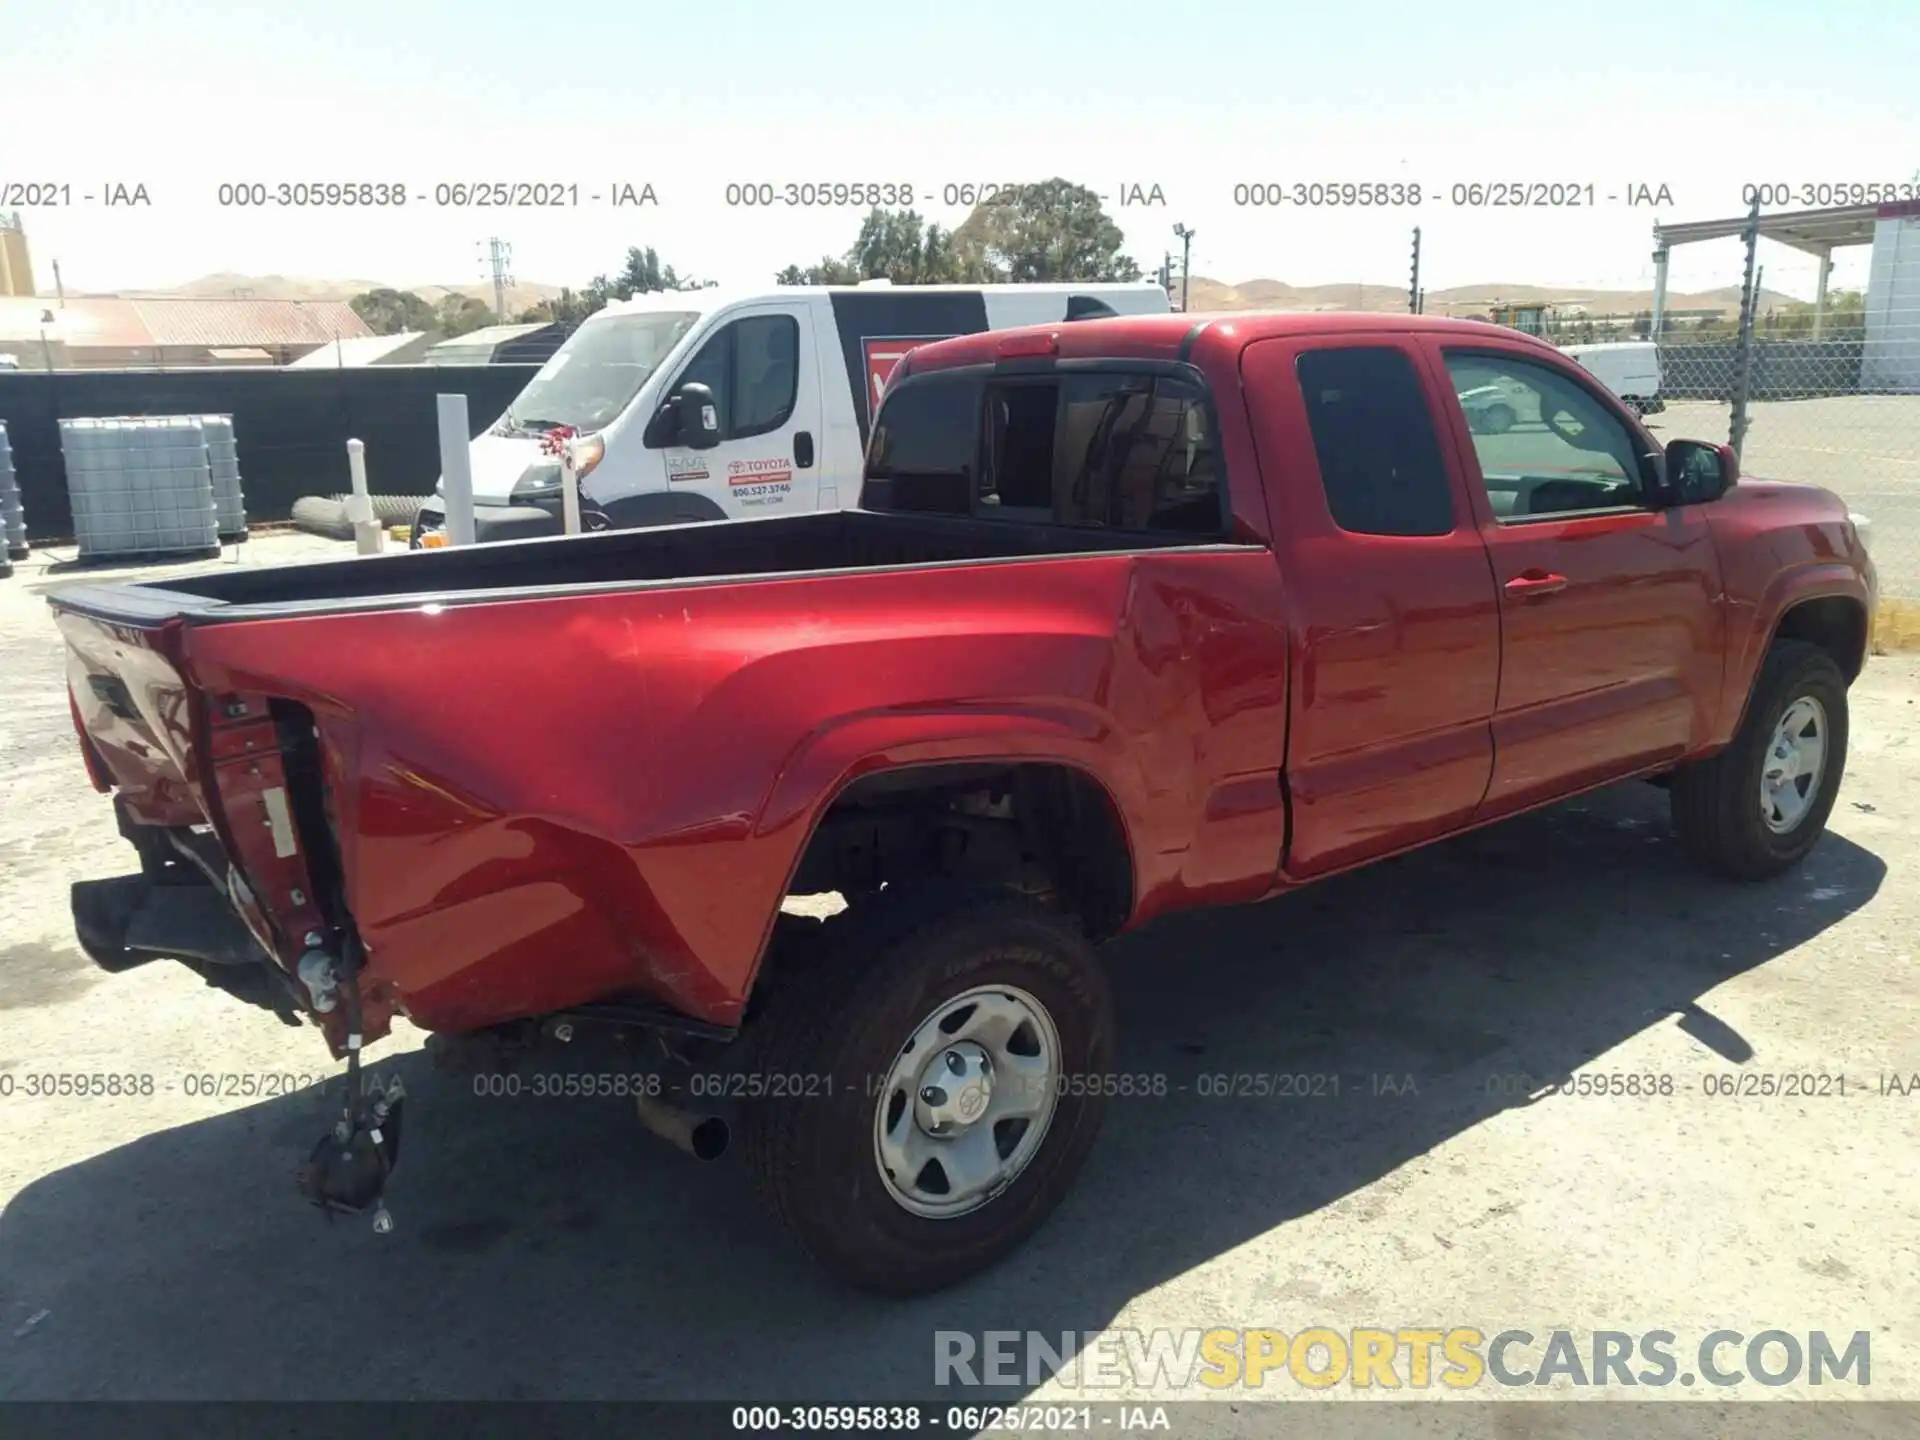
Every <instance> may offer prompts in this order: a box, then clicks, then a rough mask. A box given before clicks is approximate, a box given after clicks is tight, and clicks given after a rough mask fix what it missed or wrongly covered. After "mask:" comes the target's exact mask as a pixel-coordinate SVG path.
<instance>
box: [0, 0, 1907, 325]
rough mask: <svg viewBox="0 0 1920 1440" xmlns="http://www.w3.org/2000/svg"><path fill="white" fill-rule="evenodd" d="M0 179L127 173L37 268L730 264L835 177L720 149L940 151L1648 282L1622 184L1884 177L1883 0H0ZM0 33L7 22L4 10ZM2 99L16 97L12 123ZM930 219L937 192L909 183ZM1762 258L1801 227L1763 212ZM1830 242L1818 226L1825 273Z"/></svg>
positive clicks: (1240, 230) (38, 220)
mask: <svg viewBox="0 0 1920 1440" xmlns="http://www.w3.org/2000/svg"><path fill="white" fill-rule="evenodd" d="M6 15H7V19H6V29H5V33H6V36H7V40H8V50H7V53H5V54H4V55H0V89H3V90H4V91H5V93H6V96H7V105H6V113H7V122H6V126H7V131H8V136H7V142H6V143H5V145H4V148H0V185H3V184H5V183H7V182H22V181H53V182H56V183H58V182H66V183H68V184H70V185H71V186H72V187H73V194H74V196H75V198H76V201H77V200H78V196H79V195H80V194H81V193H82V192H83V191H97V190H98V189H99V186H100V184H101V183H102V182H109V181H115V180H117V181H122V182H125V183H127V184H129V185H131V184H133V183H135V182H140V183H144V184H145V185H146V187H147V189H148V192H149V194H150V196H151V197H152V202H153V203H152V206H151V208H148V209H134V210H103V209H100V208H98V206H97V205H96V206H87V205H85V204H76V205H75V206H74V207H73V208H69V209H66V210H37V211H30V212H28V214H27V215H26V223H27V228H28V234H29V237H30V240H31V241H32V245H33V251H34V256H35V261H36V270H37V272H38V274H39V278H40V280H41V283H42V285H43V286H45V285H48V284H50V281H51V272H50V269H49V266H48V262H49V261H50V260H53V259H58V260H59V261H60V263H61V268H62V271H63V274H64V276H65V279H66V281H67V283H68V285H69V286H70V287H72V288H74V289H106V288H131V287H139V286H150V285H165V284H171V283H176V282H178V281H181V280H186V279H190V278H193V277H195V276H198V275H201V274H205V273H208V272H211V271H216V270H237V271H244V272H249V273H256V274H259V273H270V272H272V273H281V274H295V275H329V276H339V277H362V278H375V279H382V280H387V281H395V282H401V283H457V282H461V281H465V280H473V281H475V282H476V283H477V282H478V278H479V276H480V274H481V273H482V272H481V262H480V259H479V251H478V242H479V241H480V240H482V239H483V238H484V237H486V236H488V235H490V234H498V235H501V236H504V237H505V238H507V239H508V240H509V241H511V243H512V245H513V252H514V270H515V272H516V273H517V274H518V276H519V277H520V278H522V279H526V280H539V281H545V282H549V283H556V284H560V283H579V282H580V281H583V280H585V279H587V278H588V277H590V276H591V275H592V274H593V273H594V272H596V271H599V270H606V269H611V268H614V266H615V265H616V264H617V262H618V258H619V256H620V255H621V254H622V253H623V252H624V250H625V248H626V247H627V246H628V245H630V244H651V245H654V246H656V247H657V248H658V249H659V250H660V251H661V253H662V255H663V258H665V259H667V260H668V261H670V262H671V263H673V264H675V265H676V266H679V267H680V268H682V269H687V270H692V271H695V272H697V273H699V274H701V275H705V276H712V277H714V278H718V279H720V280H722V281H726V282H729V283H733V282H739V283H755V282H759V281H763V280H765V279H768V278H770V276H771V273H772V272H773V271H774V270H776V269H777V268H779V267H780V266H781V265H783V264H785V263H787V262H789V261H801V262H806V261H811V260H814V259H817V258H818V257H819V256H820V255H821V254H822V253H824V252H828V251H834V252H837V251H839V250H841V249H843V248H844V247H845V245H846V244H847V242H848V241H849V240H850V239H851V237H852V234H853V232H854V230H855V229H856V228H857V225H858V220H859V212H858V211H857V210H841V211H831V210H829V211H794V210H784V211H775V212H772V213H769V212H765V211H746V210H740V209H730V208H728V207H727V206H726V204H725V203H724V187H725V185H726V184H727V183H728V182H729V181H758V180H769V181H775V182H783V181H790V180H791V181H807V180H828V181H835V180H840V181H845V180H885V181H906V182H910V183H912V184H914V185H915V186H916V187H917V188H918V189H919V190H920V191H922V192H934V193H935V194H936V196H937V195H938V192H939V191H940V190H941V187H943V186H944V185H945V184H947V183H949V182H955V183H961V182H967V181H976V182H980V181H1016V180H1022V179H1037V178H1042V177H1044V176H1047V175H1053V174H1064V175H1067V176H1068V177H1070V178H1073V179H1075V180H1079V181H1082V182H1083V183H1088V184H1091V185H1093V186H1094V187H1095V188H1096V189H1100V190H1103V191H1109V192H1111V191H1113V190H1116V189H1117V187H1119V186H1120V185H1122V184H1126V183H1138V184H1141V185H1143V186H1144V185H1152V184H1158V185H1160V186H1161V188H1162V190H1163V191H1164V193H1165V194H1166V196H1167V198H1168V201H1169V204H1168V206H1167V208H1165V209H1153V208H1144V209H1129V210H1125V211H1121V210H1115V211H1114V213H1115V216H1116V218H1117V219H1120V220H1121V221H1122V224H1123V227H1124V228H1125V230H1126V233H1127V238H1128V242H1129V245H1130V247H1131V249H1132V251H1133V253H1134V255H1135V257H1136V258H1137V259H1140V260H1141V261H1142V262H1143V263H1151V262H1157V260H1158V258H1159V255H1160V252H1161V250H1162V249H1163V248H1167V247H1171V246H1173V245H1175V244H1177V242H1176V241H1175V240H1174V239H1173V236H1172V234H1171V227H1172V225H1173V223H1174V222H1175V221H1183V222H1185V223H1186V224H1188V225H1190V226H1192V227H1193V228H1194V229H1195V230H1196V231H1197V240H1196V243H1195V246H1194V253H1193V268H1194V270H1195V272H1196V273H1199V274H1205V275H1211V276H1215V277H1218V278H1221V279H1226V280H1238V279H1245V278H1249V277H1253V276H1268V277H1272V278H1276V279H1282V280H1286V281H1290V282H1292V283H1295V284H1318V283H1330V282H1336V281H1355V280H1363V279H1364V280H1368V281H1372V282H1376V283H1386V284H1397V283H1402V282H1403V281H1404V278H1405V275H1406V268H1407V251H1408V237H1409V230H1410V228H1411V227H1412V226H1413V225H1414V224H1418V225H1420V226H1421V227H1422V230H1423V233H1424V244H1425V251H1426V261H1427V263H1426V281H1427V284H1428V285H1429V287H1430V288H1441V287H1444V286H1448V285H1453V284H1465V283H1474V282H1481V281H1487V280H1507V281H1516V282H1527V283H1538V284H1564V285H1596V284H1607V285H1630V284H1644V283H1647V282H1648V280H1649V277H1650V276H1651V273H1652V266H1651V262H1650V259H1649V251H1650V249H1651V237H1650V227H1651V225H1652V223H1653V220H1654V219H1655V215H1656V212H1654V211H1652V210H1648V209H1645V208H1638V209H1633V208H1629V207H1627V206H1626V205H1624V204H1623V203H1616V204H1608V203H1606V201H1605V199H1604V197H1605V196H1606V195H1607V194H1608V193H1624V192H1625V191H1626V189H1627V187H1629V186H1632V185H1638V184H1646V185H1649V186H1654V187H1657V186H1659V185H1665V186H1667V187H1668V189H1669V191H1670V193H1671V195H1672V197H1673V199H1672V203H1671V204H1670V205H1662V206H1660V207H1659V209H1658V212H1657V214H1658V217H1659V218H1661V219H1669V220H1681V219H1705V218H1712V217H1715V216H1720V215H1725V214H1732V213H1735V212H1736V211H1738V210H1740V209H1742V208H1744V207H1743V206H1742V205H1741V203H1740V194H1739V192H1740V187H1741V184H1742V183H1743V182H1744V181H1747V180H1768V181H1785V182H1789V183H1796V184H1797V183H1800V182H1820V181H1893V182H1903V181H1911V180H1912V179H1913V178H1914V176H1915V172H1916V170H1920V85H1916V84H1915V83H1914V78H1913V72H1912V69H1911V65H1912V59H1913V57H1914V56H1915V55H1916V54H1920V6H1911V5H1908V6H1894V5H1889V4H1886V3H1884V0H1865V3H1862V0H1838V3H1833V0H1829V3H1825V4H1823V5H1821V6H1818V7H1814V6H1807V5H1792V6H1789V5H1786V4H1778V3H1766V0H1762V3H1750V4H1743V5H1732V4H1707V3H1689V0H1667V3H1662V4H1635V3H1626V4H1610V5H1606V6H1591V7H1582V8H1581V10H1580V11H1578V12H1576V11H1574V9H1573V7H1567V6H1546V5H1538V6H1512V7H1498V10H1497V12H1496V11H1493V10H1488V9H1486V8H1484V7H1474V6H1461V5H1458V4H1453V5H1433V4H1412V3H1365V0H1347V3H1343V4H1339V5H1335V6H1326V7H1318V6H1316V7H1313V10H1312V11H1311V12H1306V11H1297V10H1294V9H1292V8H1290V7H1285V6H1279V5H1274V4H1271V3H1265V4H1254V3H1244V0H1225V3H1217V4H1214V5H1209V6H1179V5H1170V4H1166V3H1158V4H1152V5H1146V4H1133V3H1109V4H1104V5H1100V6H1081V5H1062V4H1055V5H1052V6H1046V5H1039V4H1034V3H1031V0H1028V3H1024V4H1005V3H992V0H987V3H971V4H968V5H965V6H957V7H907V6H900V7H892V8H889V7H883V6H877V5H864V6H856V5H851V4H846V3H843V0H818V3H808V4H803V5H796V4H787V5H777V6H776V5H771V4H762V5H750V4H733V3H725V0H708V3H702V4H697V5H685V4H682V5H667V6H637V5H621V4H609V3H604V0H549V3H546V4H540V5H532V4H518V5H509V4H505V3H497V0H470V3H462V4H452V3H446V0H401V3H394V0H389V3H385V4H371V3H365V0H330V3H328V4H325V5H318V4H312V3H306V0H276V3H268V4H261V3H258V0H252V3H229V0H171V3H170V0H140V3H122V4H103V3H90V0H8V4H7V6H6ZM22 40H24V45H22V44H21V42H22ZM36 120H39V121H43V122H44V123H36ZM303 179H324V180H343V179H374V180H380V179H394V180H402V181H405V182H406V183H407V184H408V186H409V189H410V190H411V191H413V192H428V193H429V194H430V192H431V191H432V189H433V186H434V185H435V183H436V182H439V181H465V180H491V179H501V180H519V179H524V180H558V181H562V182H577V183H579V184H580V186H581V190H582V192H583V194H585V193H590V191H592V190H604V189H605V186H606V184H607V183H610V182H615V181H630V182H632V183H634V184H635V185H636V186H637V185H638V184H639V183H641V182H651V183H652V184H653V185H654V187H655V190H656V192H657V194H658V195H659V198H660V202H661V203H660V205H659V207H658V208H657V209H642V210H637V211H634V210H626V211H615V210H612V209H609V208H606V207H604V206H593V205H591V204H587V205H584V206H583V207H582V208H578V209H568V210H550V211H524V210H523V211H509V212H504V213H503V212H498V211H492V212H482V211H460V210H446V209H435V208H434V207H433V206H432V205H431V203H428V204H418V203H409V204H408V205H407V206H406V207H405V208H404V209H401V210H397V211H386V212H375V213H371V214H369V213H366V212H357V213H356V212H339V211H334V212H316V211H285V210H280V211H269V212H236V211H234V210H230V209H222V208H221V207H220V206H219V205H218V204H217V203H216V196H217V187H218V185H219V184H220V183H221V182H222V181H228V180H260V181H267V182H273V181H279V180H287V181H298V180H303ZM1320 179H1326V180H1381V181H1394V180H1400V181H1418V182H1421V183H1422V184H1424V185H1426V186H1428V187H1434V186H1441V187H1445V186H1450V185H1451V184H1453V183H1455V182H1462V181H1470V180H1503V179H1515V180H1528V181H1536V180H1537V181H1561V182H1574V183H1580V184H1584V183H1587V182H1592V183H1593V184H1594V185H1595V187H1596V193H1597V194H1598V195H1599V196H1600V197H1601V204H1600V205H1599V207H1598V208H1597V209H1595V210H1575V211H1544V212H1532V213H1529V212H1513V211H1498V212H1486V211H1481V212H1474V211H1471V210H1461V209H1456V208H1453V207H1451V206H1449V205H1446V204H1444V203H1443V204H1435V203H1433V202H1432V201H1431V200H1429V202H1428V203H1427V204H1425V205H1423V206H1422V207H1421V209H1420V210H1419V211H1418V212H1417V213H1415V212H1411V211H1402V212H1389V213H1382V212H1378V211H1362V210H1347V211H1338V210H1302V209H1297V208H1287V209H1281V210H1279V211H1272V210H1266V211H1261V210H1252V209H1244V208H1237V207H1236V206H1235V205H1234V203H1233V200H1232V194H1233V187H1234V185H1235V184H1236V183H1237V182H1241V181H1254V180H1277V181H1282V182H1292V181H1312V180H1320ZM921 209H922V211H923V213H928V214H930V215H932V216H933V217H934V218H936V219H938V220H940V221H942V222H943V223H949V224H950V223H954V222H956V221H957V220H959V219H960V218H961V217H962V215H963V214H964V211H960V210H950V209H948V208H947V207H945V206H944V205H941V204H938V203H936V204H933V205H923V206H922V207H921ZM1765 254H1766V263H1767V266H1768V269H1767V277H1766V278H1767V283H1768V285H1769V286H1770V287H1775V288H1784V289H1788V290H1798V291H1801V292H1803V293H1810V292H1811V285H1812V278H1813V262H1812V261H1811V259H1810V258H1807V257H1796V256H1795V255H1794V254H1793V253H1792V252H1790V251H1784V250H1778V249H1772V248H1769V250H1768V251H1767V252H1765ZM1864 262H1865V252H1864V251H1859V252H1854V253H1853V254H1851V255H1848V256H1845V257H1843V258H1842V261H1841V265H1840V269H1839V270H1838V272H1837V279H1838V280H1839V281H1840V282H1842V283H1844V282H1846V281H1848V280H1849V279H1852V280H1854V281H1855V282H1856V283H1857V282H1858V279H1859V278H1860V277H1861V276H1863V275H1864ZM1738 265H1739V251H1738V246H1737V243H1729V244H1726V245H1717V246H1703V247H1697V248H1696V249H1694V250H1692V251H1681V252H1677V255H1676V260H1675V265H1674V275H1673V283H1674V284H1675V286H1676V287H1678V288H1690V287H1694V286H1700V287H1704V286H1708V285H1718V284H1729V283H1737V281H1738V278H1739V274H1738Z"/></svg>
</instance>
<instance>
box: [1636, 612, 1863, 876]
mask: <svg viewBox="0 0 1920 1440" xmlns="http://www.w3.org/2000/svg"><path fill="white" fill-rule="evenodd" d="M1783 727H1785V729H1787V730H1793V731H1795V732H1796V735H1797V736H1798V737H1800V745H1801V747H1802V748H1803V749H1808V750H1809V751H1810V747H1811V743H1812V740H1813V738H1814V737H1815V735H1816V734H1817V736H1818V741H1819V765H1818V772H1817V773H1812V774H1809V773H1808V772H1807V770H1806V769H1805V767H1806V765H1807V764H1808V762H1806V761H1804V760H1799V759H1795V760H1794V761H1793V762H1792V763H1791V768H1794V769H1795V770H1796V773H1798V774H1800V775H1803V776H1805V778H1806V779H1807V784H1806V786H1805V787H1804V791H1802V790H1801V788H1800V787H1799V785H1798V781H1797V780H1796V779H1794V778H1793V776H1791V775H1785V772H1784V770H1783V768H1782V763H1781V760H1780V758H1779V757H1780V752H1781V751H1782V750H1783V748H1784V749H1786V750H1788V751H1793V749H1794V747H1793V744H1792V741H1793V739H1794V738H1795V737H1794V736H1789V737H1787V738H1786V739H1784V740H1783V738H1782V736H1783ZM1846 761H1847V682H1846V678H1845V677H1844V676H1843V675H1841V673H1840V667H1839V666H1838V665H1836V664H1834V662H1833V657H1831V656H1830V655H1828V654H1827V653H1826V652H1825V651H1824V650H1821V649H1820V648H1819V647H1818V646H1815V645H1809V644H1807V643H1806V642H1805V641H1803V640H1782V641H1778V642H1776V643H1775V645H1774V646H1773V648H1772V649H1771V650H1769V651H1768V652H1767V657H1766V659H1765V660H1764V661H1763V662H1761V666H1760V673H1759V675H1758V676H1756V677H1755V679H1754V682H1753V691H1752V694H1751V696H1750V697H1749V699H1748V701H1747V713H1746V714H1745V715H1744V716H1743V717H1742V718H1741V721H1740V729H1739V732H1738V733H1737V734H1736V735H1735V736H1734V737H1733V743H1732V744H1731V745H1729V746H1728V747H1727V748H1726V749H1725V750H1723V751H1721V752H1720V753H1719V754H1718V755H1715V756H1714V757H1712V758H1711V759H1708V760H1698V761H1695V762H1694V763H1693V764H1691V765H1685V766H1682V767H1681V768H1680V769H1679V770H1677V771H1675V772H1674V777H1673V786H1672V790H1671V792H1670V793H1671V799H1672V805H1673V826H1674V829H1675V830H1676V831H1677V832H1678V834H1679V836H1680V843H1681V845H1682V846H1684V847H1685V849H1686V851H1687V853H1688V854H1689V855H1690V856H1691V857H1692V858H1693V859H1694V860H1695V861H1697V862H1698V863H1699V864H1701V865H1703V866H1704V867H1706V868H1707V869H1709V870H1712V871H1715V872H1716V873H1718V874H1721V875H1725V876H1728V877H1730V878H1732V879H1735V880H1766V879H1770V878H1771V877H1773V876H1775V875H1779V874H1781V873H1783V872H1784V871H1787V870H1790V869H1792V868H1793V867H1794V866H1795V865H1798V864H1799V863H1800V862H1801V861H1802V860H1804V859H1805V858H1806V856H1807V853H1808V852H1809V851H1810V850H1812V849H1813V847H1814V846H1815V845H1816V844H1818V843H1819V840H1820V837H1821V835H1823V834H1824V833H1825V832H1826V827H1827V816H1828V815H1829V813H1830V812H1831V811H1832V810H1833V802H1834V798H1835V797H1836V796H1837V795H1838V794H1839V791H1840V780H1841V777H1842V775H1843V774H1844V772H1845V770H1846ZM1783 776H1784V778H1783ZM1770 795H1771V796H1774V797H1777V798H1775V799H1772V800H1770V799H1769V796H1770Z"/></svg>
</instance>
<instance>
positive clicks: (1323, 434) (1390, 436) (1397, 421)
mask: <svg viewBox="0 0 1920 1440" xmlns="http://www.w3.org/2000/svg"><path fill="white" fill-rule="evenodd" d="M1298 373H1299V377H1300V393H1301V395H1302V396H1303V397H1304V398H1305V400H1306V402H1307V423H1308V425H1309V427H1310V428H1311V430H1312V432H1313V451H1314V456H1315V458H1316V459H1317V460H1318V461H1319V463H1320V483H1321V485H1322V487H1323V488H1324V489H1325V491H1326V496H1327V510H1328V513H1330V514H1331V515H1332V516H1333V523H1334V524H1336V525H1338V526H1339V527H1340V528H1341V529H1342V530H1345V531H1347V532H1349V533H1350V534H1355V535H1446V534H1449V533H1451V531H1452V530H1453V494H1452V491H1451V490H1450V489H1449V487H1448V484H1447V472H1446V467H1445V465H1444V464H1443V462H1442V461H1441V458H1440V440H1439V436H1438V435H1437V434H1436V433H1435V431H1434V428H1433V416H1432V415H1431V414H1430V413H1429V412H1428V409H1427V399H1426V395H1425V394H1424V393H1423V392H1422V390H1421V388H1420V377H1419V375H1418V374H1417V373H1416V372H1415V371H1414V368H1413V360H1412V358H1411V357H1410V356H1408V355H1407V354H1406V352H1405V351H1402V350H1395V349H1390V348H1387V347H1384V346H1383V347H1379V348H1375V347H1371V346H1365V347H1360V346H1355V347H1342V348H1339V349H1334V350H1310V351H1308V352H1307V353H1305V354H1304V355H1302V356H1301V357H1300V359H1299V363H1298Z"/></svg>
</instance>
